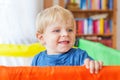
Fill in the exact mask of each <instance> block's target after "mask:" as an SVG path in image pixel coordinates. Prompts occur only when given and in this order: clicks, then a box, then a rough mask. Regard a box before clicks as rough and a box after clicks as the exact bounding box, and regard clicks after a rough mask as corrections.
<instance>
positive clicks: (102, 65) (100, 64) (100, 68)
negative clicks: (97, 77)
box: [99, 61, 103, 69]
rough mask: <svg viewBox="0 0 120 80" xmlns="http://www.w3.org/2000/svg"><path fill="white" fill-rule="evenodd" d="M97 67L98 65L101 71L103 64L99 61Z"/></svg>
mask: <svg viewBox="0 0 120 80" xmlns="http://www.w3.org/2000/svg"><path fill="white" fill-rule="evenodd" d="M99 65H100V69H102V66H103V62H102V61H99Z"/></svg>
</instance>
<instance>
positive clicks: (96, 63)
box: [95, 61, 100, 74]
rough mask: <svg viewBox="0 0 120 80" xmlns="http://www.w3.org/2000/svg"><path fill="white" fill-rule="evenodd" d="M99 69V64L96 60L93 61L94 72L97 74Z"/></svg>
mask: <svg viewBox="0 0 120 80" xmlns="http://www.w3.org/2000/svg"><path fill="white" fill-rule="evenodd" d="M99 69H100V64H99V62H98V61H95V73H96V74H97V73H98V72H99Z"/></svg>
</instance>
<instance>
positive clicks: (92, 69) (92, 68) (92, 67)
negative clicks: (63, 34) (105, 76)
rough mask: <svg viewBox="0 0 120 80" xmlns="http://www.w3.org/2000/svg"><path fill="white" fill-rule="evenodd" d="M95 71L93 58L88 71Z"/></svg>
mask: <svg viewBox="0 0 120 80" xmlns="http://www.w3.org/2000/svg"><path fill="white" fill-rule="evenodd" d="M94 71H95V63H94V61H93V60H91V61H90V73H94Z"/></svg>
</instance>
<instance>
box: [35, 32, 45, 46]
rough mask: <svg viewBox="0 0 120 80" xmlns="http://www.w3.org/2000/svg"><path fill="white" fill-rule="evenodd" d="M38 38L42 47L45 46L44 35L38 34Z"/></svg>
mask: <svg viewBox="0 0 120 80" xmlns="http://www.w3.org/2000/svg"><path fill="white" fill-rule="evenodd" d="M36 37H37V39H38V40H39V41H40V43H41V44H42V45H44V44H45V41H44V36H43V34H41V33H39V32H37V33H36Z"/></svg>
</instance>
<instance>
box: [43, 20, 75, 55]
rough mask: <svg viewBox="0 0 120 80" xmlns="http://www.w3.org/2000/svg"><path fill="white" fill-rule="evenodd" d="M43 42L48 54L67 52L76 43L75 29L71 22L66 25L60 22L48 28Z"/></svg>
mask: <svg viewBox="0 0 120 80" xmlns="http://www.w3.org/2000/svg"><path fill="white" fill-rule="evenodd" d="M41 40H42V42H44V45H45V47H46V49H47V54H57V53H64V52H67V51H68V50H69V49H71V48H72V47H73V45H74V42H75V27H73V25H72V24H71V22H70V21H68V22H66V23H64V22H63V21H60V20H59V21H57V22H56V23H55V24H51V25H49V26H47V28H46V30H45V32H44V33H43V35H42V39H41Z"/></svg>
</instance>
